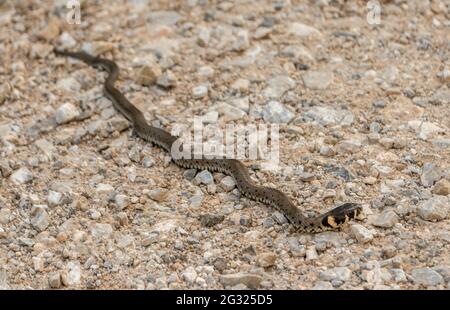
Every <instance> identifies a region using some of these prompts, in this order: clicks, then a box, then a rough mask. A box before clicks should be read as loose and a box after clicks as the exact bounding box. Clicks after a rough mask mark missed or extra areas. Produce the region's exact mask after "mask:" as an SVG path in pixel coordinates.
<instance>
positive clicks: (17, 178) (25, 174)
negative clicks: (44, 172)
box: [10, 167, 33, 185]
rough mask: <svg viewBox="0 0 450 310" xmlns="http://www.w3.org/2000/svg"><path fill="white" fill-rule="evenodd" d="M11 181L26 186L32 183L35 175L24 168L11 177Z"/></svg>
mask: <svg viewBox="0 0 450 310" xmlns="http://www.w3.org/2000/svg"><path fill="white" fill-rule="evenodd" d="M10 179H11V181H13V182H14V183H15V184H17V185H19V184H25V183H30V182H31V181H32V180H33V174H32V173H31V171H30V170H28V168H26V167H22V168H20V169H18V170H16V171H14V172H13V173H12V174H11V176H10Z"/></svg>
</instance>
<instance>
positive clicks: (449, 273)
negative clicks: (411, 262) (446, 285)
mask: <svg viewBox="0 0 450 310" xmlns="http://www.w3.org/2000/svg"><path fill="white" fill-rule="evenodd" d="M433 270H434V271H436V272H437V273H439V274H440V275H441V276H442V277H443V279H444V281H445V282H448V281H450V267H449V266H443V265H439V266H436V267H434V268H433Z"/></svg>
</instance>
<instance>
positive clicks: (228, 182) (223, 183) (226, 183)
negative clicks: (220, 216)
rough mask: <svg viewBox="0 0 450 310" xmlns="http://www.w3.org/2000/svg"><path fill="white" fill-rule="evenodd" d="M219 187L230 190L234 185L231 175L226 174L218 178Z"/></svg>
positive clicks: (226, 190)
mask: <svg viewBox="0 0 450 310" xmlns="http://www.w3.org/2000/svg"><path fill="white" fill-rule="evenodd" d="M220 187H222V188H223V190H224V191H225V192H230V191H232V190H233V189H234V188H235V187H236V182H235V180H234V178H233V177H231V176H228V175H227V176H225V177H224V178H223V179H222V180H220Z"/></svg>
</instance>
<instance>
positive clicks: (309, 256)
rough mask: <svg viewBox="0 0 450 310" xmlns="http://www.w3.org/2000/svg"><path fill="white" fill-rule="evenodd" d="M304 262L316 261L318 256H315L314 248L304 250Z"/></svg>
mask: <svg viewBox="0 0 450 310" xmlns="http://www.w3.org/2000/svg"><path fill="white" fill-rule="evenodd" d="M305 256H306V260H316V259H318V258H319V254H317V250H316V247H315V246H311V247H309V248H307V249H306V252H305Z"/></svg>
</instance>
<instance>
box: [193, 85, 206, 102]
mask: <svg viewBox="0 0 450 310" xmlns="http://www.w3.org/2000/svg"><path fill="white" fill-rule="evenodd" d="M206 95H208V87H207V86H205V85H199V86H196V87H194V88H192V96H193V97H194V98H195V99H200V98H203V97H205V96H206Z"/></svg>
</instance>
